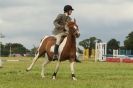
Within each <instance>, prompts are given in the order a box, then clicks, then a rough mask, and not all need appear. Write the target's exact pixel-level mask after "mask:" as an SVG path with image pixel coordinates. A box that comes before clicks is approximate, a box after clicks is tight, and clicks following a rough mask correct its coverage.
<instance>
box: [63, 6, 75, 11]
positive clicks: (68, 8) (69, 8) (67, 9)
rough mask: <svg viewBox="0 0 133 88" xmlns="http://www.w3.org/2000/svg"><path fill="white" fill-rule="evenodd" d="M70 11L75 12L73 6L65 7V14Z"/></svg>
mask: <svg viewBox="0 0 133 88" xmlns="http://www.w3.org/2000/svg"><path fill="white" fill-rule="evenodd" d="M69 10H74V9H73V8H72V6H71V5H65V6H64V12H68V11H69Z"/></svg>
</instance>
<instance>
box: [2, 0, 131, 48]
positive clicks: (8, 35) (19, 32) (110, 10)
mask: <svg viewBox="0 0 133 88" xmlns="http://www.w3.org/2000/svg"><path fill="white" fill-rule="evenodd" d="M66 4H70V5H72V6H73V8H74V9H75V10H74V11H73V14H72V16H71V17H72V18H76V19H77V24H78V25H79V28H80V33H81V36H80V38H79V39H78V41H81V40H82V39H86V38H89V37H92V36H95V37H97V38H99V39H101V40H103V41H104V42H107V41H109V40H110V39H111V38H115V39H117V40H118V41H120V42H121V44H123V41H124V40H125V37H126V36H127V35H128V34H129V33H130V32H131V31H133V0H0V33H2V34H4V35H5V38H3V39H2V40H1V39H0V41H2V42H3V43H4V44H5V43H9V42H11V43H21V44H23V45H24V46H25V47H26V48H28V49H31V48H33V45H35V46H38V45H39V43H40V40H41V39H42V38H43V36H45V35H51V34H52V33H51V32H52V30H53V28H54V25H53V20H54V19H55V18H56V16H57V15H58V14H59V13H63V7H64V5H66Z"/></svg>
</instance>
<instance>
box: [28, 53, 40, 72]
mask: <svg viewBox="0 0 133 88" xmlns="http://www.w3.org/2000/svg"><path fill="white" fill-rule="evenodd" d="M38 58H39V53H37V54H36V55H35V57H34V59H33V60H32V63H31V65H30V66H29V67H28V68H27V69H26V71H30V70H31V69H32V67H33V65H34V64H35V62H36V61H37V59H38Z"/></svg>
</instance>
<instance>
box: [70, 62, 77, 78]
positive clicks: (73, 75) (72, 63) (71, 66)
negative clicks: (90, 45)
mask: <svg viewBox="0 0 133 88" xmlns="http://www.w3.org/2000/svg"><path fill="white" fill-rule="evenodd" d="M74 63H75V62H74V61H73V62H70V69H71V73H72V79H73V80H77V79H76V77H75V74H74Z"/></svg>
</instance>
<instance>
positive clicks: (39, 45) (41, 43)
mask: <svg viewBox="0 0 133 88" xmlns="http://www.w3.org/2000/svg"><path fill="white" fill-rule="evenodd" d="M47 37H49V36H44V38H43V39H42V40H41V43H40V45H39V48H38V50H39V49H40V47H41V46H42V43H43V41H44V40H45V39H46V38H47Z"/></svg>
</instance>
